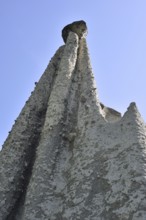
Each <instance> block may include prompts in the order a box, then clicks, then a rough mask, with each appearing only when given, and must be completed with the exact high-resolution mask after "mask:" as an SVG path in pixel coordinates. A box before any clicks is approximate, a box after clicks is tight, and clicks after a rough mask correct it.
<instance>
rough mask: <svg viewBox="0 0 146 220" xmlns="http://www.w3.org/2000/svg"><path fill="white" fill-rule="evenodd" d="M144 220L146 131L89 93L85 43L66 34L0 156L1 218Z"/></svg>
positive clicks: (135, 118) (133, 110)
mask: <svg viewBox="0 0 146 220" xmlns="http://www.w3.org/2000/svg"><path fill="white" fill-rule="evenodd" d="M39 219H40V220H145V219H146V130H145V123H144V122H143V120H142V118H141V116H140V114H139V112H138V110H137V107H136V105H135V103H131V104H130V106H129V108H128V110H127V111H126V113H125V114H124V116H123V117H121V114H120V113H118V112H117V111H115V110H113V109H111V108H107V107H105V105H104V104H102V103H101V102H100V101H99V98H98V97H97V94H96V88H95V82H94V77H93V73H92V69H91V65H90V59H89V54H88V49H87V44H86V39H85V38H84V37H82V38H81V39H79V37H78V35H77V34H76V33H74V32H72V31H70V32H69V34H68V37H67V42H66V44H65V45H64V46H62V47H60V48H59V49H58V51H57V52H56V54H55V55H54V57H53V58H52V59H51V61H50V63H49V65H48V67H47V69H46V71H45V72H44V74H43V76H42V77H41V79H40V81H39V82H38V84H37V85H36V88H35V90H34V92H33V93H32V95H31V96H30V98H29V100H28V101H27V103H26V104H25V106H24V108H23V109H22V111H21V113H20V115H19V117H18V118H17V120H16V122H15V124H14V125H13V127H12V130H11V132H10V134H9V136H8V138H7V140H6V141H5V143H4V146H3V149H2V151H1V152H0V220H39Z"/></svg>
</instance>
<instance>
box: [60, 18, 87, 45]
mask: <svg viewBox="0 0 146 220" xmlns="http://www.w3.org/2000/svg"><path fill="white" fill-rule="evenodd" d="M70 31H72V32H74V33H76V34H77V35H78V37H79V39H80V38H82V37H83V36H86V35H87V25H86V22H85V21H82V20H81V21H75V22H73V23H71V24H68V25H66V26H65V27H64V28H63V30H62V38H63V40H64V42H65V43H66V41H67V37H68V34H69V32H70Z"/></svg>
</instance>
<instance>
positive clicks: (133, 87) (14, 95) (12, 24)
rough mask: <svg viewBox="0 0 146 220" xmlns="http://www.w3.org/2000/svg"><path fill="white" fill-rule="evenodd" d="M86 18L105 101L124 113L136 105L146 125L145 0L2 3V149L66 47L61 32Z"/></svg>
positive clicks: (54, 0) (0, 88) (97, 78)
mask: <svg viewBox="0 0 146 220" xmlns="http://www.w3.org/2000/svg"><path fill="white" fill-rule="evenodd" d="M81 19H83V20H85V21H86V22H87V25H88V36H87V42H88V47H89V52H90V57H91V64H92V67H93V72H94V75H95V79H96V84H97V89H98V94H99V98H100V100H101V102H103V103H104V104H105V105H107V106H109V107H112V108H115V109H116V110H118V111H120V112H121V113H122V114H123V113H124V112H125V111H126V109H127V107H128V106H129V103H130V102H133V101H135V102H136V103H137V106H138V109H139V111H140V113H141V115H142V116H143V118H144V120H145V121H146V104H145V101H144V100H145V94H146V86H145V84H146V1H145V0H139V1H138V0H93V1H92V0H90V1H88V0H86V1H85V0H74V1H67V0H62V1H57V0H52V1H48V0H42V1H40V0H21V1H20V0H13V1H11V0H0V27H1V34H0V102H1V108H0V145H2V143H3V142H4V140H5V139H6V137H7V135H8V132H9V131H10V130H11V127H12V125H13V123H14V120H15V119H16V117H17V116H18V115H19V113H20V111H21V109H22V107H23V106H24V104H25V101H26V100H27V99H28V97H29V96H30V94H31V91H32V90H33V89H34V82H36V81H38V80H39V78H40V76H41V75H42V73H43V72H44V70H45V68H46V66H47V64H48V62H49V61H50V58H51V57H52V56H53V55H54V53H55V51H56V50H57V49H58V47H59V46H61V45H62V44H63V40H62V38H61V30H62V28H63V27H64V26H65V25H67V24H69V23H71V22H73V21H76V20H81Z"/></svg>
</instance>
